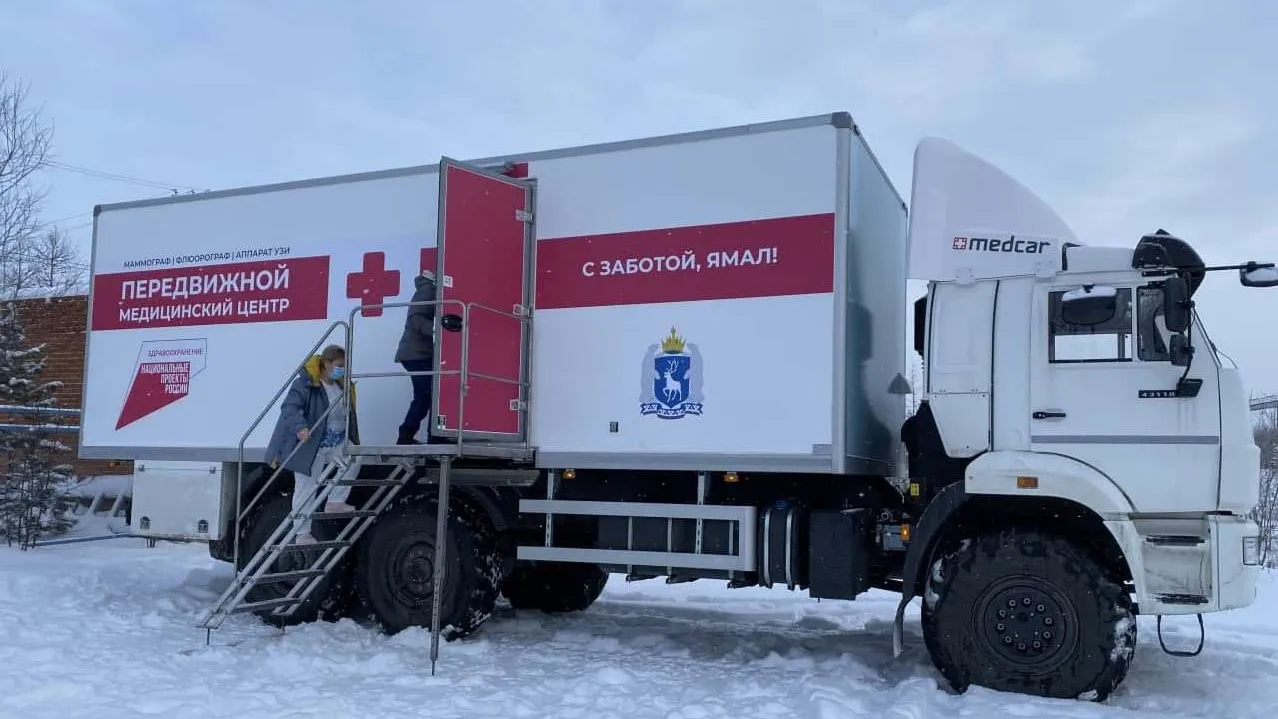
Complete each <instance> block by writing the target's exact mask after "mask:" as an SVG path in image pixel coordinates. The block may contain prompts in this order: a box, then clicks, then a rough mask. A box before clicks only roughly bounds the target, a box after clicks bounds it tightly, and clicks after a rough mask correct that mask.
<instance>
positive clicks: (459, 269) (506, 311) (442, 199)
mask: <svg viewBox="0 0 1278 719" xmlns="http://www.w3.org/2000/svg"><path fill="white" fill-rule="evenodd" d="M532 203H533V196H532V188H531V186H530V185H529V184H528V183H526V182H521V181H519V180H516V179H512V178H509V177H506V176H504V175H499V174H497V173H493V172H488V171H485V170H481V169H479V168H477V167H473V166H471V165H467V164H464V163H461V162H457V161H455V160H451V159H449V158H447V157H445V158H443V159H442V160H441V161H440V165H439V232H438V241H437V244H438V254H437V256H436V265H437V267H436V272H435V274H436V277H437V278H438V281H437V284H436V286H437V288H438V299H439V301H440V302H441V304H440V305H439V308H438V309H439V311H438V313H437V316H440V317H442V316H443V315H444V314H459V315H460V314H462V313H463V306H462V305H459V304H457V302H456V301H460V302H461V303H464V305H465V315H466V324H465V326H464V327H463V328H462V331H460V332H448V331H444V330H443V329H442V328H439V329H437V335H436V337H437V338H438V339H437V347H436V352H435V358H436V359H435V362H436V367H435V369H436V372H438V373H439V374H437V375H436V376H435V392H434V421H433V422H432V425H431V435H432V436H435V437H449V438H456V437H458V432H459V430H461V438H462V439H463V440H464V441H470V440H473V439H484V440H495V441H507V442H522V441H524V439H525V437H526V433H527V422H526V416H527V392H526V391H525V390H524V383H525V382H526V381H527V376H528V372H527V368H528V362H527V356H528V348H529V336H528V331H527V323H526V318H527V316H528V309H527V308H529V307H530V306H531V297H532V281H531V279H532V278H531V269H532V268H531V265H532V243H533V237H532V222H531V220H532V211H533V204H532ZM450 300H453V301H454V302H448V301H450ZM437 327H438V325H437ZM463 373H464V374H463ZM463 377H465V380H464V381H465V392H464V394H463V393H462V392H461V391H460V389H461V386H462V381H463ZM459 422H460V426H459Z"/></svg>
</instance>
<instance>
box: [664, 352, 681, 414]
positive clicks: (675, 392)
mask: <svg viewBox="0 0 1278 719" xmlns="http://www.w3.org/2000/svg"><path fill="white" fill-rule="evenodd" d="M678 368H679V363H678V362H677V361H676V360H670V361H669V362H666V371H665V372H662V373H661V377H662V379H664V380H665V383H666V384H665V387H663V388H662V390H661V394H662V395H663V396H664V397H665V398H666V404H669V405H673V404H674V403H675V402H676V401H678V400H681V399H683V385H682V384H680V383H679V380H677V379H675V378H674V372H675V370H676V369H678Z"/></svg>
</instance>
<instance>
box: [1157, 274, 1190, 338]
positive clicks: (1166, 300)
mask: <svg viewBox="0 0 1278 719" xmlns="http://www.w3.org/2000/svg"><path fill="white" fill-rule="evenodd" d="M1163 322H1165V323H1166V324H1167V330H1168V331H1169V332H1172V333H1179V332H1184V331H1185V330H1187V329H1189V283H1188V282H1187V281H1186V280H1185V278H1183V277H1168V278H1167V280H1166V282H1164V283H1163Z"/></svg>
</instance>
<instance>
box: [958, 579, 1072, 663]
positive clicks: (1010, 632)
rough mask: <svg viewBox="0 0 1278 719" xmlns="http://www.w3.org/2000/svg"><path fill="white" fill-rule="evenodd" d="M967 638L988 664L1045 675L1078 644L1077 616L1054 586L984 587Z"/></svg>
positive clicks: (1033, 582) (1016, 582)
mask: <svg viewBox="0 0 1278 719" xmlns="http://www.w3.org/2000/svg"><path fill="white" fill-rule="evenodd" d="M972 622H973V626H972V636H974V637H976V638H977V645H978V646H979V647H980V648H981V650H982V653H984V654H985V655H987V657H988V658H989V659H990V660H991V661H992V662H994V663H997V664H1000V665H1003V666H1008V667H1014V668H1015V669H1017V670H1020V671H1034V672H1047V671H1052V670H1054V669H1056V668H1057V667H1059V666H1060V665H1062V664H1064V663H1066V662H1068V661H1070V659H1071V657H1072V656H1073V654H1074V648H1075V646H1076V645H1077V643H1078V629H1077V627H1078V613H1077V611H1076V610H1075V609H1074V607H1073V605H1072V604H1071V603H1070V602H1069V600H1068V599H1067V598H1066V597H1065V595H1064V593H1063V592H1061V591H1060V590H1059V589H1057V588H1056V587H1055V586H1053V585H1051V584H1049V583H1047V582H1044V581H1042V580H1041V579H1038V578H1035V577H1008V578H1005V579H1002V580H1000V581H997V582H995V583H994V584H992V585H990V586H989V587H988V588H987V589H986V590H985V591H984V592H983V593H982V594H981V596H980V598H979V599H978V601H977V604H976V611H975V612H973V613H972Z"/></svg>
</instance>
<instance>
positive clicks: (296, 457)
mask: <svg viewBox="0 0 1278 719" xmlns="http://www.w3.org/2000/svg"><path fill="white" fill-rule="evenodd" d="M345 371H346V350H344V349H342V348H341V347H338V346H337V345H329V346H327V347H325V348H324V349H323V351H321V352H320V353H319V354H317V355H315V356H313V357H311V358H310V359H308V360H307V361H306V365H305V366H304V367H303V368H302V371H301V372H298V375H297V378H296V379H294V380H293V384H292V385H291V386H290V387H289V389H288V392H287V393H286V394H285V395H284V402H283V403H282V404H281V405H280V418H279V420H278V421H277V422H276V424H275V432H274V433H273V434H272V435H271V441H270V443H269V444H267V446H266V461H267V462H269V463H270V465H271V467H272V468H278V467H279V465H280V463H281V462H283V464H284V468H285V469H287V470H289V471H291V472H292V473H293V512H295V513H296V512H300V511H301V510H302V508H303V507H304V506H305V504H306V502H307V501H308V500H309V499H310V498H311V496H312V495H313V494H314V492H315V488H316V484H317V482H316V479H315V478H316V477H317V476H319V473H320V472H321V471H322V470H323V469H324V466H325V465H327V464H329V463H330V462H332V461H333V460H334V459H336V458H337V457H338V455H339V454H340V451H341V446H342V442H343V441H344V440H345V439H346V430H347V426H348V425H347V415H348V414H349V419H350V424H349V427H350V441H351V443H352V444H359V429H358V423H357V420H356V414H355V385H354V384H353V383H352V384H351V389H350V392H351V395H350V401H349V402H342V403H341V404H340V405H338V406H337V407H335V408H334V409H333V411H332V412H329V414H328V418H327V420H326V421H325V422H324V426H322V427H315V424H316V423H317V422H319V419H320V417H321V416H323V415H324V412H326V411H327V410H328V408H329V405H331V404H333V403H334V402H337V400H338V398H340V397H341V395H342V384H341V379H342V377H343V375H344V374H345ZM312 427H315V429H314V431H312V430H311V428H312ZM294 448H297V452H296V453H295V454H293V456H292V457H289V454H290V453H292V452H293V450H294ZM350 490H351V488H350V487H334V488H333V492H332V493H331V494H330V495H329V497H328V503H327V504H326V505H325V506H324V509H323V511H325V512H349V511H353V510H354V509H355V508H354V507H352V506H351V505H349V504H347V503H346V499H347V497H349V496H350ZM297 541H298V543H299V544H301V543H311V542H314V541H315V537H314V536H313V535H312V534H311V531H310V527H307V528H306V530H305V531H302V532H299V533H298V536H297Z"/></svg>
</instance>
